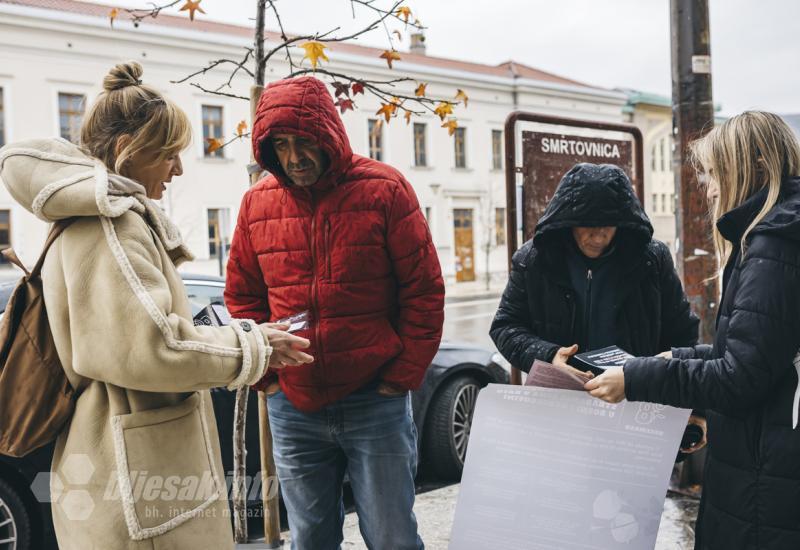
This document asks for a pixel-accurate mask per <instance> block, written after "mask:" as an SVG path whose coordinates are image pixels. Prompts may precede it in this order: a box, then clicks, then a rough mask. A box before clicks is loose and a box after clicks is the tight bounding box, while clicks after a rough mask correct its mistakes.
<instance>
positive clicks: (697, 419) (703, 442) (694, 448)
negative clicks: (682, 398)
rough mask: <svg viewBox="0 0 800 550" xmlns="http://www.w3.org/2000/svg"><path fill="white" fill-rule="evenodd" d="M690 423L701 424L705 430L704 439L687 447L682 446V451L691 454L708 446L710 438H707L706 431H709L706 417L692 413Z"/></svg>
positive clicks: (701, 427)
mask: <svg viewBox="0 0 800 550" xmlns="http://www.w3.org/2000/svg"><path fill="white" fill-rule="evenodd" d="M689 424H694V425H695V426H699V427H700V429H701V430H703V439H701V440H700V442H699V443H697V444H695V445H693V446H692V447H686V448H685V449H683V448H681V452H682V453H686V454H687V455H690V454H692V453H696V452H697V451H699V450H700V449H702V448H703V447H705V446H706V443H708V440H707V439H706V433H708V426H707V425H706V419H705V418H703V417H702V416H695V415H692V416H690V417H689Z"/></svg>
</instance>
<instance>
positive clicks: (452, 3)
mask: <svg viewBox="0 0 800 550" xmlns="http://www.w3.org/2000/svg"><path fill="white" fill-rule="evenodd" d="M376 2H379V3H381V4H382V5H384V6H388V5H391V1H390V0H386V1H384V0H376ZM104 3H112V4H120V5H125V6H137V7H138V6H145V5H146V4H147V2H145V1H143V0H106V1H105V2H104ZM277 5H278V6H279V10H280V13H281V18H282V19H283V22H284V25H285V26H286V28H287V30H288V31H290V32H304V33H305V32H314V31H325V30H329V29H330V28H332V27H335V26H341V27H342V32H347V31H348V30H349V31H352V30H355V29H356V28H359V27H360V26H361V25H363V24H365V23H366V22H368V21H369V18H370V17H372V15H371V14H370V12H369V11H368V10H366V9H364V8H357V10H356V16H357V19H356V20H355V21H354V20H353V18H352V13H351V10H350V2H349V1H348V0H279V1H278V2H277ZM407 5H409V6H410V7H411V8H412V10H413V11H414V14H415V15H417V16H418V17H419V18H420V20H421V21H422V23H423V24H424V25H425V26H426V27H428V30H427V37H426V38H427V44H428V54H429V55H437V56H442V57H451V58H458V59H465V60H471V61H479V62H484V63H491V64H495V63H500V62H503V61H506V60H508V59H514V60H515V61H519V62H521V63H525V64H528V65H531V66H534V67H537V68H540V69H543V70H547V71H551V72H554V73H557V74H561V75H563V76H566V77H570V78H573V79H576V80H580V81H583V82H587V83H590V84H595V85H598V86H603V87H609V88H610V87H630V88H636V89H640V90H643V91H648V92H654V93H660V94H663V95H667V96H668V95H670V93H671V85H670V44H669V0H557V1H554V0H491V1H485V0H484V1H478V0H460V1H456V0H408V2H407ZM202 7H203V9H205V11H206V12H208V15H207V16H204V17H207V18H209V19H215V20H220V21H228V22H233V23H237V24H247V22H248V21H247V20H248V18H251V17H253V16H254V14H255V1H254V0H203V3H202ZM710 12H711V55H712V70H713V83H714V101H715V103H717V104H719V105H721V106H722V112H723V113H724V114H734V113H737V112H740V111H742V110H744V109H748V108H761V109H767V110H772V111H775V112H778V113H797V112H800V94H799V93H798V89H799V88H800V71H799V70H798V69H800V60H799V59H798V55H799V54H800V32H798V21H800V2H798V1H797V0H710ZM201 17H202V16H201ZM267 25H268V27H269V28H274V27H275V25H274V20H271V19H268V22H267ZM394 28H399V29H400V30H401V31H402V24H398V23H392V24H391V25H390V29H394ZM404 35H405V33H404ZM406 40H407V38H406ZM360 42H362V43H365V44H369V45H375V46H381V47H386V45H387V38H386V32H385V31H384V30H378V31H374V32H373V33H372V34H371V35H369V36H366V37H362V38H361V39H360ZM406 47H407V44H403V45H402V46H401V47H400V48H398V49H405V48H406Z"/></svg>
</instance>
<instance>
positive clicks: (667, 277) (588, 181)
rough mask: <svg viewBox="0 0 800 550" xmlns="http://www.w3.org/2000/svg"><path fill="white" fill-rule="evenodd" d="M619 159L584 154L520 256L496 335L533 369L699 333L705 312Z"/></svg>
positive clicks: (673, 343) (646, 348) (681, 341)
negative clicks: (696, 307)
mask: <svg viewBox="0 0 800 550" xmlns="http://www.w3.org/2000/svg"><path fill="white" fill-rule="evenodd" d="M652 236H653V227H652V225H651V224H650V220H649V219H648V218H647V215H646V214H645V212H644V209H643V208H642V206H641V203H640V202H639V200H638V199H637V198H636V195H635V194H634V192H633V186H632V185H631V182H630V180H629V179H628V177H627V176H626V175H625V172H623V171H622V170H621V169H620V168H619V167H617V166H613V165H610V164H602V165H595V164H588V163H581V164H576V165H575V166H573V167H572V168H571V169H570V170H569V171H568V172H567V173H566V174H565V175H564V177H563V178H562V180H561V182H560V183H559V185H558V188H557V189H556V193H555V195H554V196H553V198H552V199H551V201H550V203H549V204H548V205H547V208H546V209H545V212H544V215H543V216H542V217H541V219H540V220H539V223H538V224H537V225H536V230H535V233H534V237H533V239H532V240H530V241H528V242H526V243H525V244H524V245H523V246H522V247H521V248H520V249H519V250H518V251H517V252H516V253H515V254H514V256H513V259H512V268H511V273H510V276H509V280H508V284H507V286H506V289H505V292H504V293H503V297H502V299H501V301H500V306H499V308H498V310H497V313H496V315H495V318H494V321H493V322H492V326H491V329H490V335H491V337H492V340H494V343H495V345H496V346H497V348H498V350H499V351H500V353H502V354H503V356H504V357H505V358H506V359H508V361H509V362H510V363H511V364H512V365H514V366H515V367H517V368H519V369H521V370H523V371H525V372H528V371H529V370H530V368H531V366H532V365H533V362H534V361H535V360H537V359H538V360H541V361H546V362H549V363H553V364H555V365H557V366H560V367H563V368H567V369H570V370H571V371H572V372H574V373H575V374H578V375H579V376H582V377H583V378H585V379H588V378H589V376H591V375H590V374H588V373H583V372H580V371H577V370H576V369H572V368H571V367H569V366H568V365H567V361H568V360H569V358H570V357H571V356H572V355H574V354H575V353H577V352H578V351H592V350H595V349H600V348H604V347H607V346H611V345H617V346H619V347H620V348H622V349H624V350H625V351H627V352H628V353H631V354H633V355H637V356H638V355H655V354H656V353H660V352H664V351H665V350H669V349H671V348H672V347H683V346H693V345H695V344H696V343H697V334H698V325H699V323H698V319H697V317H696V316H695V315H694V314H693V313H692V312H691V309H690V307H689V302H688V301H687V299H686V295H685V294H684V292H683V287H682V285H681V282H680V280H679V279H678V276H677V274H676V273H675V268H674V266H673V262H672V256H671V255H670V252H669V249H668V248H667V246H666V245H665V244H664V243H662V242H660V241H657V240H654V239H653V238H652Z"/></svg>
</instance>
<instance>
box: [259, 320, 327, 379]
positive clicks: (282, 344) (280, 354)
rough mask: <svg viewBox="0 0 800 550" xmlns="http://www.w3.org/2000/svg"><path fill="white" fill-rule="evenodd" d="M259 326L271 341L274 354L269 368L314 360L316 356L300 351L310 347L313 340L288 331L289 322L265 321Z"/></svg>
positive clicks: (301, 363) (291, 365)
mask: <svg viewBox="0 0 800 550" xmlns="http://www.w3.org/2000/svg"><path fill="white" fill-rule="evenodd" d="M258 328H259V329H260V330H261V333H262V334H263V335H264V338H265V339H266V340H267V341H268V342H269V345H270V346H272V355H270V356H269V368H271V369H275V370H280V369H282V368H285V367H296V366H298V365H303V364H306V363H311V362H313V361H314V358H313V357H311V356H310V355H309V354H307V353H304V352H302V351H300V350H303V349H306V348H308V347H309V346H310V345H311V342H309V341H308V340H307V339H305V338H301V337H299V336H295V335H294V334H289V333H288V332H286V331H287V330H289V325H288V324H278V323H265V324H263V325H259V326H258Z"/></svg>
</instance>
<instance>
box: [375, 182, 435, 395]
mask: <svg viewBox="0 0 800 550" xmlns="http://www.w3.org/2000/svg"><path fill="white" fill-rule="evenodd" d="M386 239H387V248H388V252H389V257H390V260H391V262H392V266H393V270H394V275H395V277H396V279H397V292H398V295H397V302H398V315H397V323H396V330H397V334H398V335H399V336H400V339H401V341H402V343H403V351H402V352H401V353H400V355H399V356H397V357H396V358H395V359H393V360H392V361H391V362H390V363H389V364H388V365H387V366H386V367H385V369H384V370H383V372H382V373H381V378H382V380H383V381H385V382H388V383H389V384H392V385H393V386H396V387H398V388H405V389H408V390H414V389H417V388H418V387H420V385H421V384H422V381H423V379H424V378H425V372H426V371H427V370H428V367H429V366H430V363H431V360H433V357H434V356H435V355H436V352H437V351H438V349H439V343H440V342H441V339H442V327H443V325H444V280H443V279H442V268H441V265H440V264H439V256H438V254H437V253H436V247H435V246H434V245H433V238H432V237H431V232H430V230H429V229H428V224H427V222H426V221H425V217H424V216H423V215H422V211H421V210H420V207H419V203H418V202H417V197H416V195H415V194H414V190H413V189H412V188H411V184H409V183H408V182H407V181H406V180H405V179H404V178H402V177H400V181H399V184H398V186H397V188H396V190H395V195H394V199H393V201H392V205H391V209H390V212H389V219H388V226H387V237H386Z"/></svg>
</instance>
